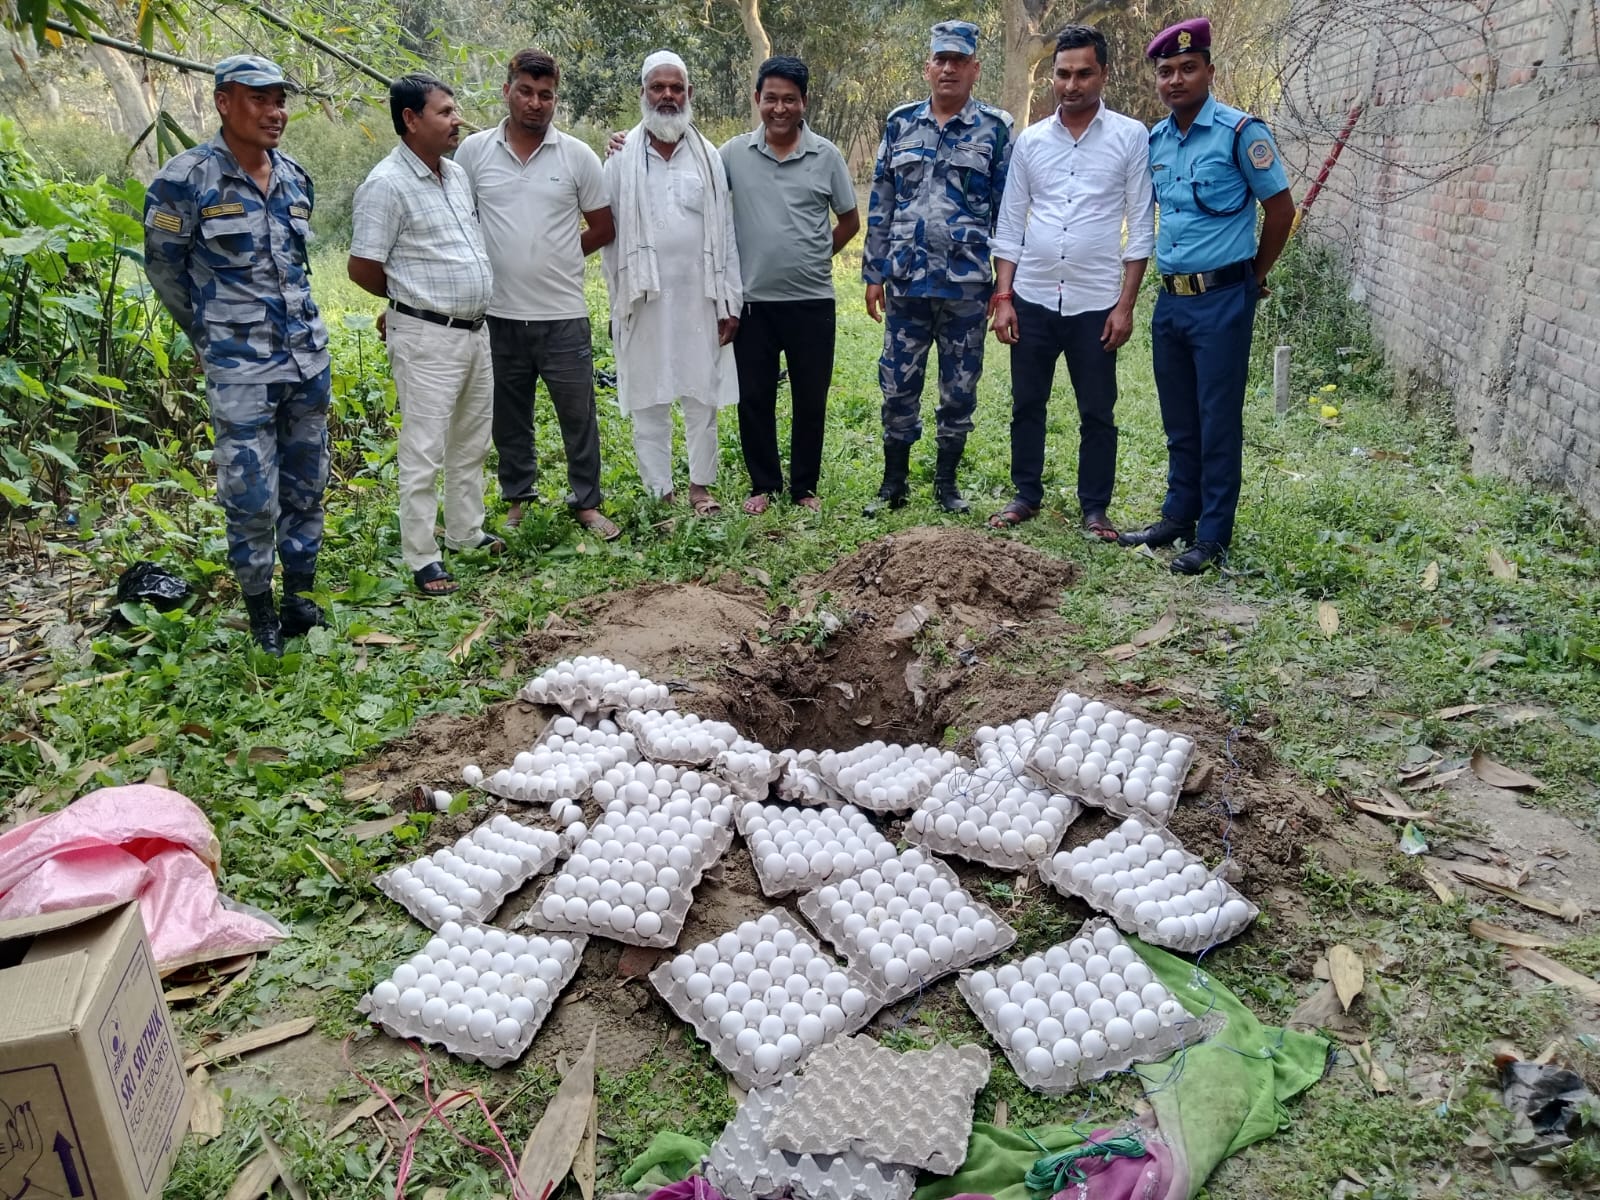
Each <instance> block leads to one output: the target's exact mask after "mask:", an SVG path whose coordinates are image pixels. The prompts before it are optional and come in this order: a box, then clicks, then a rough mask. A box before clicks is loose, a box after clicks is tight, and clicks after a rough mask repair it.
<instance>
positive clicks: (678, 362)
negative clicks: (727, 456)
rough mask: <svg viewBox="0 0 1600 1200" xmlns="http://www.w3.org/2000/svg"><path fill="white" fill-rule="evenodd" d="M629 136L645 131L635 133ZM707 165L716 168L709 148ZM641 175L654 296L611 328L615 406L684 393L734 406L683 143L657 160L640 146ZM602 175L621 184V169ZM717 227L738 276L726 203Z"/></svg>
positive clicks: (728, 355)
mask: <svg viewBox="0 0 1600 1200" xmlns="http://www.w3.org/2000/svg"><path fill="white" fill-rule="evenodd" d="M633 136H634V137H644V136H645V134H644V132H643V131H642V130H635V131H634V134H633ZM618 157H619V158H620V156H618ZM612 161H613V162H616V161H617V159H613V160H612ZM711 167H712V169H713V170H717V171H720V170H722V169H723V167H722V159H721V157H720V156H719V155H718V154H717V152H716V149H715V148H714V147H713V148H712V150H711ZM645 174H646V179H647V186H648V187H649V188H650V218H651V229H650V233H651V235H652V236H653V237H654V239H655V251H656V270H657V273H658V275H659V276H660V280H661V293H660V295H658V296H656V297H655V298H654V299H651V300H647V301H645V302H644V303H642V304H640V305H638V306H637V307H636V308H635V309H634V310H633V312H632V314H631V316H630V318H629V319H627V320H625V321H624V322H622V325H621V328H620V329H619V330H617V331H616V334H617V337H616V352H617V406H618V407H619V408H621V410H622V411H623V412H624V413H632V412H635V411H637V410H639V409H641V408H654V407H655V406H657V405H660V404H671V403H672V402H673V401H674V400H676V399H679V398H681V397H684V396H687V397H689V398H690V399H693V400H698V401H700V402H701V403H702V404H715V405H716V406H717V407H718V408H726V407H728V406H729V405H731V404H737V403H738V402H739V376H738V372H737V370H736V369H735V367H734V361H733V347H732V346H721V345H718V343H717V306H716V304H715V303H713V301H712V300H711V299H710V298H709V297H708V296H707V295H706V291H707V288H706V278H705V273H706V270H707V266H706V254H705V238H706V226H705V223H706V221H707V220H708V219H709V218H710V217H711V214H712V212H713V211H714V209H713V208H712V205H711V203H710V197H709V196H707V195H706V181H705V179H704V178H703V177H702V176H701V174H700V167H699V164H698V163H697V162H696V161H695V156H694V155H693V154H692V153H690V147H689V146H687V145H684V144H682V143H680V144H679V146H678V148H677V149H676V150H674V151H673V152H672V157H671V158H662V157H661V155H660V153H658V152H657V150H656V148H655V146H653V145H651V146H648V147H646V151H645ZM609 177H610V178H611V179H612V180H613V181H614V184H615V185H617V186H623V185H625V173H624V172H622V171H621V170H620V169H618V170H615V171H612V172H611V173H610V176H609ZM613 199H615V198H614V197H613ZM724 224H725V225H726V228H725V229H723V230H722V231H721V236H722V237H723V238H724V239H725V245H726V246H727V261H728V270H729V271H730V272H731V274H732V275H733V277H734V278H735V279H737V278H738V277H739V247H738V243H737V242H736V241H735V236H734V228H733V218H732V215H731V208H730V212H729V216H728V218H727V220H726V221H725V222H724ZM716 232H717V231H715V230H713V231H712V233H713V235H715V234H716Z"/></svg>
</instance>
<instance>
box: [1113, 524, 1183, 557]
mask: <svg viewBox="0 0 1600 1200" xmlns="http://www.w3.org/2000/svg"><path fill="white" fill-rule="evenodd" d="M1192 541H1194V526H1193V525H1192V524H1190V523H1189V522H1187V521H1174V520H1172V519H1171V518H1169V517H1162V518H1161V519H1160V520H1159V521H1157V522H1156V523H1155V524H1154V525H1146V526H1145V527H1144V528H1143V529H1135V530H1134V531H1133V532H1132V533H1123V534H1119V535H1118V536H1117V545H1119V546H1149V547H1150V548H1151V549H1152V550H1159V549H1161V548H1162V547H1163V546H1170V545H1172V543H1173V542H1185V543H1188V542H1192Z"/></svg>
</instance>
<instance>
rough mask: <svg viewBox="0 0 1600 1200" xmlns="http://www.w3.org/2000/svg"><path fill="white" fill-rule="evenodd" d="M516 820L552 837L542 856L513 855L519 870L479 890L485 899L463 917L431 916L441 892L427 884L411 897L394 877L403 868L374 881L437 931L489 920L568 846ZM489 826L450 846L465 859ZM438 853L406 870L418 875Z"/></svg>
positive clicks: (524, 827) (503, 874) (555, 835)
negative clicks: (449, 924)
mask: <svg viewBox="0 0 1600 1200" xmlns="http://www.w3.org/2000/svg"><path fill="white" fill-rule="evenodd" d="M512 823H513V824H516V825H517V828H518V829H521V830H525V831H527V832H529V833H535V834H538V835H539V840H540V841H541V842H545V839H549V840H548V842H546V843H545V844H544V845H543V846H542V847H541V849H540V856H539V857H538V858H537V859H533V860H529V859H525V858H522V857H521V856H520V855H516V856H512V857H516V859H517V862H518V868H517V870H515V871H502V872H501V880H502V882H501V886H500V887H497V888H494V889H491V890H483V889H479V890H480V891H482V893H483V899H482V900H481V901H480V902H479V903H477V904H474V905H472V906H471V907H463V908H462V909H461V914H460V916H455V915H454V914H449V915H441V916H439V917H437V918H436V917H434V916H433V915H431V914H430V913H429V912H428V900H429V899H430V898H431V897H433V896H438V895H441V893H438V892H435V891H434V890H433V889H432V888H430V887H427V886H426V885H424V886H423V887H422V889H421V890H420V891H419V892H418V893H417V894H416V895H414V896H408V895H407V894H406V892H405V889H404V887H403V886H402V885H401V884H400V883H399V882H398V881H397V880H396V879H395V877H394V876H395V871H397V870H399V869H400V868H398V867H396V868H392V869H390V870H388V871H385V872H384V873H383V874H382V875H379V876H378V877H377V878H376V879H375V880H373V884H374V885H375V886H376V887H377V889H378V890H379V891H380V892H382V893H383V894H384V895H385V896H387V897H389V899H391V900H393V901H394V902H395V903H396V904H398V905H399V906H400V907H401V908H403V909H405V910H406V911H407V912H408V913H410V914H411V915H412V916H413V917H415V918H416V919H417V920H418V921H420V922H422V924H424V925H426V926H427V927H428V928H429V929H432V930H434V931H435V932H437V931H438V929H439V926H441V925H443V924H444V923H445V922H446V921H448V920H458V921H469V922H472V923H473V924H484V923H487V922H488V920H489V918H490V917H492V916H494V914H495V913H496V912H498V911H499V910H500V906H501V905H502V904H504V903H505V901H506V897H507V896H510V895H512V894H513V893H515V892H516V891H518V890H519V889H520V888H522V887H523V886H524V885H526V884H527V882H528V880H530V879H532V878H534V877H535V876H537V875H540V874H542V873H543V872H545V871H547V870H549V869H550V867H551V866H552V865H553V864H554V863H555V861H556V859H558V858H560V857H561V855H562V854H563V853H564V852H565V850H566V849H567V847H566V845H565V842H564V841H563V839H562V837H561V835H560V834H558V833H552V832H551V831H550V830H548V829H535V828H533V827H532V826H530V825H522V824H519V823H517V822H512ZM488 828H489V822H487V821H486V822H484V823H483V824H482V825H480V826H478V828H477V829H474V830H473V831H472V833H470V834H468V835H466V836H465V837H461V838H457V839H456V841H455V843H454V845H452V846H450V847H448V849H450V850H453V851H455V853H456V854H458V855H461V856H462V857H463V858H465V857H466V855H465V854H463V853H462V848H463V845H464V844H465V845H467V846H474V845H477V844H478V843H476V842H475V840H474V839H475V838H476V837H477V836H478V834H479V833H480V832H481V831H483V830H485V829H488ZM436 853H438V851H433V852H432V853H429V854H424V855H422V856H421V857H420V858H417V859H415V860H413V861H412V862H410V863H407V864H406V869H407V870H410V871H411V872H412V873H413V874H415V872H416V869H417V867H418V866H420V865H421V864H422V863H423V862H424V861H428V862H431V861H433V855H434V854H436ZM442 869H448V868H442ZM444 898H445V899H446V900H448V899H449V897H444Z"/></svg>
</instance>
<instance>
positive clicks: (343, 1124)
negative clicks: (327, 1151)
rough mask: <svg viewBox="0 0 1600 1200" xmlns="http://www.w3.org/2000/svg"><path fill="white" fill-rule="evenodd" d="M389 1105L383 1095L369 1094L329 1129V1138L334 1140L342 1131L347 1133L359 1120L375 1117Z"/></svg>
mask: <svg viewBox="0 0 1600 1200" xmlns="http://www.w3.org/2000/svg"><path fill="white" fill-rule="evenodd" d="M387 1107H388V1102H387V1101H386V1100H384V1098H383V1097H382V1096H368V1097H367V1098H366V1099H365V1100H363V1101H362V1102H361V1103H360V1104H358V1105H356V1106H355V1107H354V1108H352V1109H351V1110H350V1111H349V1112H347V1113H345V1115H344V1116H342V1117H340V1118H339V1123H338V1124H337V1125H335V1126H334V1127H333V1128H332V1129H330V1130H328V1139H329V1140H330V1141H332V1140H333V1139H334V1138H336V1137H338V1136H339V1135H340V1134H341V1133H346V1132H348V1131H349V1130H351V1129H352V1128H354V1127H355V1124H356V1122H357V1121H364V1120H366V1119H367V1118H368V1117H375V1116H377V1115H378V1114H379V1113H381V1112H382V1111H383V1110H384V1109H385V1108H387Z"/></svg>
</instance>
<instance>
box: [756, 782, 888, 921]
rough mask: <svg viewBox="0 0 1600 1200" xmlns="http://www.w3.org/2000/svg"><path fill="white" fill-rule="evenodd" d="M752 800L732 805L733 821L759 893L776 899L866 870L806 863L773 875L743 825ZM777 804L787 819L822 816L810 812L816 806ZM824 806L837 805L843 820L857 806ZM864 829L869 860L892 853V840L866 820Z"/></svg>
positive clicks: (858, 866)
mask: <svg viewBox="0 0 1600 1200" xmlns="http://www.w3.org/2000/svg"><path fill="white" fill-rule="evenodd" d="M756 804H757V802H755V801H752V802H750V803H748V804H737V805H735V806H734V809H733V823H734V824H735V825H736V826H737V827H738V829H739V833H740V836H742V837H743V838H744V839H745V843H746V845H747V846H748V847H749V849H750V862H751V865H752V866H753V867H754V868H755V873H756V883H758V884H759V885H760V886H761V894H762V895H763V896H767V897H769V898H772V899H776V898H777V897H779V896H787V895H789V894H790V893H791V892H801V891H811V890H813V889H815V888H819V887H821V886H822V885H823V884H825V883H837V882H838V881H839V880H841V879H848V878H849V877H850V876H851V875H854V874H855V873H856V872H857V871H864V870H866V866H865V865H863V864H862V863H858V862H852V863H851V865H850V867H849V869H848V870H845V869H842V866H841V865H835V866H834V868H833V869H832V870H828V871H818V870H815V869H812V868H810V867H808V868H807V869H806V870H804V871H795V870H791V869H789V868H788V867H787V866H786V867H785V868H784V870H783V872H782V873H781V874H777V875H774V874H773V873H772V872H770V871H768V870H767V866H766V864H765V863H764V862H762V861H761V860H760V859H759V858H758V857H757V855H756V851H755V846H754V845H753V844H752V839H751V837H750V831H749V830H748V829H747V828H746V818H745V809H746V808H753V807H755V806H756ZM760 807H762V808H770V807H773V806H772V805H761V806H760ZM777 807H779V808H782V809H783V813H784V817H785V819H787V820H793V819H794V818H795V816H797V815H801V814H804V815H805V816H806V819H807V820H811V819H816V820H821V819H822V818H821V817H819V816H814V814H815V813H816V812H817V807H816V806H800V805H778V806H777ZM824 807H827V808H834V809H837V810H838V812H839V813H840V815H841V816H844V817H845V818H846V819H847V820H848V819H849V817H851V816H853V815H855V813H856V812H857V809H856V808H855V807H854V806H853V805H849V804H846V805H843V806H839V805H832V804H830V805H826V806H824ZM868 830H869V832H870V834H871V836H870V837H864V838H862V841H863V842H865V843H866V846H867V850H868V852H869V853H870V854H871V855H872V856H873V861H874V862H878V863H881V862H882V861H883V860H884V859H886V858H892V857H894V843H893V842H891V841H890V840H889V839H888V838H886V837H884V836H883V834H882V833H880V832H879V831H878V830H877V828H876V827H874V826H872V825H871V823H870V822H869V823H868Z"/></svg>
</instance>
